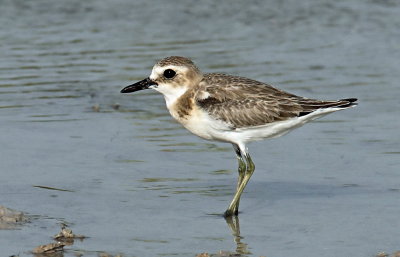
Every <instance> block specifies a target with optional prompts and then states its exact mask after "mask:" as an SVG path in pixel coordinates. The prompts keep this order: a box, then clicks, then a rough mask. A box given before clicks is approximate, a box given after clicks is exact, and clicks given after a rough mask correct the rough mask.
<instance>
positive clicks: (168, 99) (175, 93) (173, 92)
mask: <svg viewBox="0 0 400 257" xmlns="http://www.w3.org/2000/svg"><path fill="white" fill-rule="evenodd" d="M154 90H157V91H158V92H160V93H161V94H163V95H164V98H165V103H166V104H167V108H168V109H169V108H170V107H172V106H173V105H174V104H175V102H176V100H178V98H179V97H181V96H182V95H183V94H184V93H185V92H186V87H179V88H174V89H171V88H170V87H168V86H159V87H157V88H154Z"/></svg>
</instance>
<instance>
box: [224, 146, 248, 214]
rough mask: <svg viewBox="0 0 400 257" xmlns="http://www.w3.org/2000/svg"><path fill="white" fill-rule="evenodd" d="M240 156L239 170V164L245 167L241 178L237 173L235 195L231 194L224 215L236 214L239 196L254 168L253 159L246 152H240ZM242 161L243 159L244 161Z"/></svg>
mask: <svg viewBox="0 0 400 257" xmlns="http://www.w3.org/2000/svg"><path fill="white" fill-rule="evenodd" d="M241 156H242V157H243V158H241V161H242V162H243V164H241V163H240V161H239V170H240V167H241V165H242V167H244V165H245V168H246V169H245V172H244V176H243V178H241V176H240V175H239V181H240V185H239V183H238V187H237V189H236V193H235V195H234V196H233V199H232V202H231V203H230V204H229V207H228V209H227V210H226V211H225V213H224V216H225V217H230V216H233V215H238V213H239V201H240V196H241V195H242V193H243V190H244V188H245V187H246V185H247V183H248V182H249V180H250V178H251V175H253V173H254V170H255V166H254V163H253V161H252V160H251V157H250V155H249V154H248V153H245V154H242V155H241ZM243 159H244V160H243ZM244 161H245V163H244ZM239 172H240V171H239Z"/></svg>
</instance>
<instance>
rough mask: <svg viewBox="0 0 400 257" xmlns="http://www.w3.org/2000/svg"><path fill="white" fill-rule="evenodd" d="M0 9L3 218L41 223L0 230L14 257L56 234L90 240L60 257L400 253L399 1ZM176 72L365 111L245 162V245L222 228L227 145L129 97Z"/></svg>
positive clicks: (151, 103) (346, 114) (232, 174)
mask: <svg viewBox="0 0 400 257" xmlns="http://www.w3.org/2000/svg"><path fill="white" fill-rule="evenodd" d="M0 4H1V7H0V24H1V25H0V26H1V30H0V42H1V44H0V52H1V62H0V117H1V118H0V119H1V120H0V142H1V151H0V163H1V166H0V205H4V206H6V207H8V208H12V209H15V210H19V211H23V212H25V213H26V214H29V215H30V217H31V218H30V219H31V220H30V223H27V224H24V225H21V226H20V227H18V229H17V230H0V249H1V252H2V254H3V255H5V256H11V255H19V256H32V254H31V253H30V251H31V250H32V249H33V248H34V247H36V246H38V245H41V244H47V243H51V242H52V239H51V236H53V235H55V234H57V233H58V232H59V230H60V224H61V223H66V224H68V226H69V227H70V228H71V229H73V231H74V232H75V233H77V234H83V235H85V236H87V237H89V238H87V239H85V240H83V241H79V240H76V242H75V243H74V244H73V245H71V246H67V247H65V249H66V251H65V253H64V256H76V254H78V253H81V254H83V256H97V255H98V254H99V253H100V252H108V253H111V254H114V255H116V254H118V253H121V254H123V255H124V256H141V257H143V256H195V255H196V254H198V253H202V252H208V253H210V254H211V253H217V252H219V251H220V250H223V251H229V252H237V253H242V254H245V255H247V256H261V255H263V256H270V257H281V256H282V257H283V256H305V257H314V256H315V257H320V256H324V257H334V256H340V257H342V256H357V257H358V256H360V257H361V256H374V255H375V254H376V253H378V252H380V251H386V252H389V253H390V252H394V251H396V250H399V248H400V246H399V242H398V238H399V225H398V216H399V215H398V214H399V213H400V207H399V206H400V200H399V199H400V176H399V167H400V154H399V153H400V150H399V145H400V141H399V139H400V137H399V136H400V133H399V127H400V119H399V111H398V110H399V108H400V102H399V99H400V91H399V90H398V88H399V85H398V81H399V67H400V61H399V60H400V54H399V53H400V51H399V50H400V48H399V47H400V46H399V43H398V42H400V33H399V30H398V28H399V27H400V16H399V15H398V14H399V12H400V5H399V3H398V2H397V1H378V0H374V1H355V0H351V1H336V2H332V1H312V0H307V1H294V0H285V1H269V2H268V3H265V2H263V1H250V2H249V1H246V2H243V1H230V2H229V3H228V2H226V3H220V2H214V1H207V0H205V1H198V2H196V3H194V2H190V1H175V2H166V1H128V0H114V1H106V0H91V1H75V0H73V1H56V2H55V1H48V0H38V1H7V0H5V1H0ZM169 55H183V56H188V57H191V58H193V59H194V61H195V62H196V63H197V64H198V66H199V67H200V68H201V69H202V70H204V71H206V72H226V73H230V74H236V75H242V76H246V77H251V78H254V79H257V80H260V81H265V82H269V83H271V84H273V85H275V86H277V87H279V88H281V89H284V90H287V91H290V92H292V93H295V94H298V95H302V96H306V97H313V98H321V99H338V98H348V97H357V98H359V101H360V105H359V106H358V107H357V108H353V109H351V110H346V111H343V112H339V113H335V114H332V115H330V116H327V117H324V118H323V119H320V120H318V121H316V122H314V123H313V124H308V125H306V126H305V127H303V128H301V129H298V130H296V131H294V132H292V133H290V134H289V135H287V136H285V137H282V138H279V139H274V140H269V141H265V142H259V143H254V144H252V145H250V152H251V153H252V156H253V160H254V162H255V164H256V172H255V174H254V176H253V177H252V180H251V181H250V183H249V185H248V187H247V188H246V191H245V194H244V196H243V200H242V201H241V211H242V212H241V214H240V237H239V236H238V234H237V231H236V232H235V231H232V224H233V223H230V224H227V223H226V222H225V220H224V219H223V218H222V217H221V216H219V214H222V213H223V211H224V210H225V208H226V207H227V205H228V203H229V201H230V200H231V197H232V195H233V191H234V188H235V185H236V176H237V173H236V164H237V163H236V160H235V157H234V152H233V150H232V149H231V146H230V145H228V144H220V143H214V142H207V141H204V140H202V139H200V138H197V137H195V136H193V135H190V134H189V132H187V131H186V130H185V129H183V128H182V127H181V126H180V125H179V124H177V123H175V122H174V121H173V120H172V118H171V117H170V116H169V114H168V112H167V111H166V108H165V103H164V100H163V98H162V96H160V95H158V94H157V93H156V92H151V91H147V92H140V93H137V94H135V95H122V94H120V93H119V91H120V89H122V88H123V87H124V86H126V85H128V84H129V83H132V82H134V81H137V80H140V79H143V78H145V77H147V76H148V75H149V74H150V70H151V67H152V65H153V64H154V62H155V61H156V60H158V59H160V58H163V57H165V56H169ZM216 214H218V215H216ZM236 222H237V221H234V224H236Z"/></svg>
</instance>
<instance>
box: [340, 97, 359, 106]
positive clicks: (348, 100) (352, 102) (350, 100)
mask: <svg viewBox="0 0 400 257" xmlns="http://www.w3.org/2000/svg"><path fill="white" fill-rule="evenodd" d="M357 100H358V99H357V98H346V99H340V101H341V102H344V103H343V104H341V105H339V106H338V107H351V106H356V105H358V103H356V102H357Z"/></svg>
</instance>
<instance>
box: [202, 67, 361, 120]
mask: <svg viewBox="0 0 400 257" xmlns="http://www.w3.org/2000/svg"><path fill="white" fill-rule="evenodd" d="M199 87H200V88H199V89H198V92H199V93H198V94H197V96H195V97H196V103H197V105H198V106H199V107H201V108H202V109H204V110H206V111H207V112H208V113H209V114H210V115H211V116H213V117H214V118H216V119H218V120H222V121H224V122H226V123H229V124H230V125H231V126H232V127H233V128H242V127H253V126H260V125H265V124H268V123H272V122H277V121H283V120H287V119H291V118H295V117H300V116H304V115H307V114H309V113H311V112H313V111H316V110H318V109H321V108H330V107H337V108H346V107H350V106H352V105H354V104H355V103H353V102H355V101H356V100H357V99H354V98H350V99H343V100H338V101H320V100H314V99H308V98H304V97H299V96H296V95H293V94H290V93H287V92H285V91H282V90H279V89H276V88H274V87H272V86H270V85H268V84H265V83H261V82H258V81H255V80H251V79H248V78H243V77H237V76H230V75H225V74H216V73H213V74H205V75H204V78H203V80H202V81H201V82H200V84H199ZM204 92H207V94H205V95H207V97H206V98H202V97H200V96H201V95H204Z"/></svg>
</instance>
